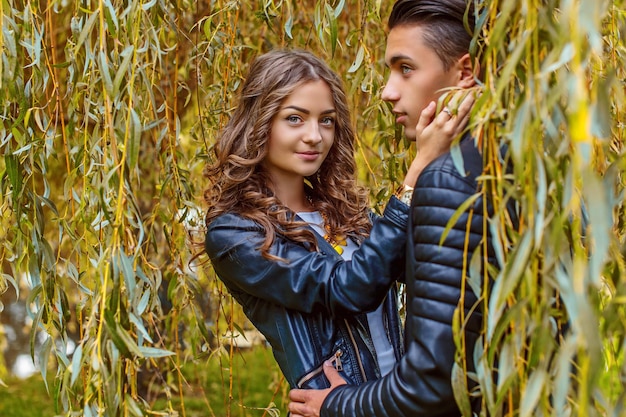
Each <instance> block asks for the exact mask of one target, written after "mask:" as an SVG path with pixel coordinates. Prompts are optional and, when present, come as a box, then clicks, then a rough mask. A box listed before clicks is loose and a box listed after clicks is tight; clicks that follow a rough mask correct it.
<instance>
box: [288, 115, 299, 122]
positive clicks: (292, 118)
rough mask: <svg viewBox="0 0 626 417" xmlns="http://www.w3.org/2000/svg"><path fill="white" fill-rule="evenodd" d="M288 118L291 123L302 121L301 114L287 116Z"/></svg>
mask: <svg viewBox="0 0 626 417" xmlns="http://www.w3.org/2000/svg"><path fill="white" fill-rule="evenodd" d="M286 119H287V121H288V122H289V123H300V121H302V119H301V118H300V116H296V115H291V116H287V118H286Z"/></svg>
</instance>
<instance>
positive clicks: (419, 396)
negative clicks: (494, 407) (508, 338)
mask: <svg viewBox="0 0 626 417" xmlns="http://www.w3.org/2000/svg"><path fill="white" fill-rule="evenodd" d="M460 146H461V152H462V156H463V161H464V168H465V171H466V172H467V175H466V176H464V175H461V174H460V173H459V172H458V171H457V169H456V168H455V167H454V163H453V161H452V157H451V155H450V154H445V155H443V156H442V157H440V158H438V159H437V160H435V161H433V163H431V164H430V165H429V166H428V167H427V168H426V169H425V170H424V171H423V172H422V173H421V174H420V177H419V179H418V181H417V184H416V188H415V192H414V195H413V201H412V203H411V218H410V220H409V231H410V235H409V240H408V242H407V317H406V326H405V342H406V354H405V356H404V357H403V358H402V360H401V361H400V362H399V363H398V364H397V365H396V367H395V368H394V370H393V371H392V372H391V373H390V374H388V375H386V376H385V377H384V378H382V379H379V380H377V381H374V382H371V383H367V384H365V385H362V386H360V387H358V388H357V387H352V386H349V385H344V386H340V387H339V388H337V389H335V390H333V391H332V392H331V393H330V394H329V395H328V397H326V400H325V401H324V404H323V407H322V411H321V416H333V417H341V416H363V417H365V416H367V417H370V416H378V417H381V416H410V417H424V416H442V417H443V416H446V417H448V416H459V415H460V412H459V410H458V408H457V405H456V402H455V400H454V396H453V392H452V384H451V376H452V367H453V364H454V357H455V345H454V342H453V335H452V320H453V316H454V311H455V309H456V307H457V304H458V302H459V300H460V299H461V291H462V287H463V284H462V275H463V268H464V267H466V268H468V265H464V258H465V256H464V244H465V237H466V230H467V227H468V223H467V222H468V213H467V212H465V213H464V214H463V215H462V216H461V217H460V218H459V219H458V220H457V222H456V224H455V225H454V226H453V227H452V229H451V230H450V231H449V234H448V236H447V238H446V239H445V241H444V242H443V243H442V244H441V245H440V244H439V242H440V239H441V237H442V235H443V233H444V230H445V229H446V225H447V223H448V221H449V220H450V218H451V216H452V215H453V213H455V211H456V210H457V208H459V207H460V206H461V205H462V204H463V203H464V202H465V201H466V200H467V199H468V197H470V196H472V195H474V194H475V193H476V192H477V189H478V184H477V182H476V176H477V175H480V174H481V173H482V169H483V162H482V157H481V155H480V153H479V152H478V150H477V149H476V147H475V146H474V141H473V140H471V138H466V139H464V140H463V141H462V142H461V145H460ZM482 201H483V199H482V197H481V198H479V199H478V200H477V201H476V202H475V203H474V204H473V205H472V207H473V213H472V216H471V221H470V225H469V245H468V251H469V252H468V253H469V254H470V255H471V254H472V253H474V250H475V249H476V248H477V247H478V246H479V244H480V242H481V241H482V240H483V239H484V236H483V218H484V213H483V204H482ZM468 263H469V261H468ZM475 302H476V297H475V296H474V293H473V292H472V291H471V289H470V288H469V286H467V288H466V291H465V314H466V317H469V319H468V322H467V326H466V334H465V336H466V347H467V352H468V359H467V363H468V365H470V364H471V363H472V352H473V347H474V343H475V341H476V339H477V336H478V332H479V331H480V327H481V322H482V317H481V314H480V308H478V309H476V310H475V311H473V312H472V313H470V309H471V307H472V306H473V305H474V303H475Z"/></svg>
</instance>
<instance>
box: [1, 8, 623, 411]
mask: <svg viewBox="0 0 626 417" xmlns="http://www.w3.org/2000/svg"><path fill="white" fill-rule="evenodd" d="M391 5H392V4H391V2H383V1H380V0H351V1H341V0H338V1H326V0H317V1H316V0H282V1H281V0H258V1H254V2H241V1H234V0H233V1H226V0H213V1H207V2H189V1H180V0H177V1H172V2H163V1H157V0H149V1H135V0H129V1H124V2H122V1H118V0H99V1H95V0H82V1H75V2H66V1H50V2H46V1H33V2H22V1H13V0H3V1H1V2H0V15H1V16H2V31H1V32H0V53H1V59H0V74H1V78H0V97H2V101H1V110H0V111H1V117H0V131H1V133H0V149H1V153H2V158H0V177H1V182H0V188H1V190H2V192H1V193H0V210H1V212H2V217H1V222H2V223H1V224H0V230H2V232H1V233H2V239H0V263H1V268H2V270H1V271H0V272H1V275H0V277H1V278H0V290H3V291H6V290H7V289H12V291H13V293H14V294H15V296H16V297H17V298H19V299H22V300H24V302H25V304H26V305H27V307H28V310H29V315H30V317H31V318H32V330H31V335H32V336H31V346H30V348H31V351H32V352H33V356H35V357H36V359H37V360H38V363H39V367H40V369H41V372H42V374H43V376H44V377H49V376H51V375H49V374H48V373H51V374H53V375H52V376H53V378H52V380H53V381H54V386H53V387H51V388H53V389H51V392H53V393H54V397H55V399H56V402H57V408H58V410H59V411H58V413H59V414H64V415H68V416H70V415H72V416H74V415H84V416H96V415H98V416H118V415H124V416H128V415H134V416H143V415H149V414H154V415H186V412H185V408H184V403H183V402H182V401H180V402H175V401H174V400H175V398H174V397H176V396H179V397H184V395H185V387H186V385H187V383H188V381H186V380H185V378H184V376H183V375H182V373H181V371H180V370H181V367H183V366H184V365H185V364H187V363H190V362H192V363H197V364H200V365H202V363H203V361H206V360H207V359H206V358H207V357H209V356H211V355H219V356H220V357H221V358H223V360H224V363H225V366H226V367H227V365H228V363H232V359H233V355H234V352H233V349H232V345H231V348H230V349H226V348H225V346H224V345H223V344H222V343H221V342H220V336H221V335H223V334H225V333H228V332H230V333H231V334H233V333H236V332H238V331H241V329H242V328H243V326H244V324H243V323H244V319H243V316H242V315H241V312H240V311H239V310H238V309H237V306H236V304H235V303H233V301H232V300H231V299H230V297H229V296H228V294H227V292H226V291H225V290H224V288H223V287H222V286H221V285H220V283H219V281H218V280H217V279H216V278H215V276H214V274H213V272H212V271H211V269H210V265H208V264H207V263H206V259H204V258H203V257H202V253H201V252H202V247H201V242H202V228H203V224H202V223H203V222H202V210H203V208H204V207H203V204H202V188H203V187H204V185H205V184H204V183H203V179H202V175H201V171H202V167H203V166H204V165H205V163H206V162H207V159H208V158H209V155H210V148H211V146H212V145H213V143H214V142H215V138H216V136H217V135H218V134H219V130H220V128H221V127H222V126H223V125H224V123H225V121H226V120H227V118H228V115H229V114H230V111H231V108H232V105H233V103H234V101H233V99H234V97H236V94H237V91H238V88H239V86H240V85H241V82H242V79H243V77H244V76H245V74H246V72H247V68H248V65H249V63H250V61H251V60H252V59H253V58H254V56H256V55H258V54H259V53H261V52H264V51H267V50H269V49H272V48H276V47H298V48H306V49H309V50H312V51H313V52H315V53H317V54H318V55H320V56H321V57H323V58H324V59H326V60H327V61H328V62H329V63H330V64H331V66H332V67H333V69H335V70H336V71H337V72H338V73H340V74H341V75H342V76H343V78H344V80H345V83H346V87H347V90H348V93H349V97H350V101H351V104H352V109H353V114H354V118H355V120H354V123H355V125H356V126H357V132H358V134H359V143H358V147H357V158H358V160H359V163H360V167H361V169H360V173H361V179H362V181H363V182H364V183H366V184H368V185H369V186H370V188H371V190H372V197H373V198H372V200H373V204H375V205H376V206H380V204H384V201H385V200H386V197H387V196H388V195H389V190H390V189H393V188H394V187H393V186H394V184H395V183H396V182H397V179H398V178H402V176H403V175H402V174H403V172H404V171H405V169H406V165H405V164H406V161H407V159H406V155H407V153H408V154H410V153H411V150H409V149H408V147H407V145H406V144H405V143H403V142H402V141H401V140H400V138H401V132H399V131H397V130H395V129H394V127H393V125H392V120H391V119H392V118H391V117H390V114H389V112H388V111H387V110H388V109H387V107H386V106H384V105H383V104H382V102H381V101H380V98H379V97H380V89H381V86H382V84H383V83H384V65H383V55H384V43H385V30H384V27H385V21H386V16H387V15H388V14H389V10H390V8H391ZM476 6H477V12H478V14H479V19H478V23H479V24H478V27H477V29H476V35H477V36H476V39H477V41H476V43H475V44H474V45H473V48H474V52H475V53H476V54H477V55H479V56H481V57H482V58H481V59H482V61H483V67H484V72H485V78H484V91H483V94H482V96H481V98H480V100H479V102H478V103H477V106H476V109H475V115H474V120H475V129H476V131H477V132H478V137H479V139H480V141H481V143H482V144H483V146H484V149H485V175H484V183H485V187H484V189H485V190H486V192H489V193H490V196H491V197H492V198H491V200H492V201H494V202H495V204H496V208H499V210H496V215H495V216H494V217H493V218H492V219H490V221H489V223H488V224H486V225H485V227H486V228H487V229H488V230H489V231H490V233H492V234H493V236H494V237H495V238H494V241H495V242H496V250H497V253H498V261H499V265H497V268H495V267H494V268H493V269H489V270H487V271H485V273H486V274H488V275H487V276H486V278H487V279H484V280H483V282H485V283H490V282H491V283H493V285H485V287H484V288H476V291H477V292H478V293H479V294H480V296H481V298H482V300H483V301H484V302H483V304H482V305H483V307H482V308H483V309H484V317H485V318H486V319H485V327H484V332H483V333H484V334H483V337H482V339H481V340H480V341H479V345H478V346H477V349H476V355H475V362H476V372H475V373H472V374H469V375H466V378H459V379H458V381H456V382H455V387H456V394H457V401H458V403H459V404H460V405H462V406H463V404H466V403H467V401H468V399H469V397H471V396H474V395H477V393H480V395H481V398H482V402H483V414H484V415H502V416H509V415H510V416H513V415H515V416H517V415H520V416H527V415H548V414H549V415H559V416H560V415H567V414H570V415H585V416H586V415H619V414H620V412H621V409H622V406H623V398H622V397H623V395H624V393H623V388H622V385H623V371H622V369H623V366H624V358H623V346H624V329H625V328H626V323H625V322H624V317H625V314H624V313H625V310H624V308H623V305H622V304H623V302H624V299H625V298H624V291H625V290H626V288H625V286H624V279H623V278H622V276H623V273H622V272H623V271H624V268H625V265H624V253H625V250H624V247H623V245H624V244H623V235H624V211H623V208H622V200H623V198H622V192H623V189H624V187H623V179H622V170H623V169H624V163H623V158H622V144H623V141H624V137H623V121H624V106H623V103H624V87H623V85H624V56H623V55H624V52H625V51H624V48H625V42H624V39H623V36H624V34H625V33H626V29H625V28H626V26H625V25H626V22H625V20H626V15H625V12H624V6H625V5H624V1H623V0H616V1H613V2H610V1H600V2H597V1H595V0H586V1H565V0H563V1H537V0H520V1H512V0H505V1H484V2H477V3H476ZM502 144H506V145H507V146H508V148H509V149H510V155H511V156H512V160H513V164H512V167H513V168H512V171H506V170H504V169H503V167H502V165H501V161H500V159H499V154H498V152H496V149H499V147H500V146H501V145H502ZM509 201H515V203H516V205H517V208H518V212H519V215H520V216H519V219H520V221H519V222H518V223H516V224H514V222H512V221H511V219H510V218H507V217H506V216H505V215H504V214H501V215H498V214H499V213H504V209H503V207H504V206H505V205H506V204H507V203H508V202H509ZM476 273H478V272H476ZM470 275H472V274H470ZM479 278H480V277H479ZM468 279H470V280H471V279H473V277H472V276H470V277H468ZM14 298H15V297H14ZM0 308H1V306H0ZM560 324H563V325H564V326H562V327H561V326H560ZM460 333H461V332H459V334H460ZM41 335H43V337H42V336H41ZM1 337H2V336H1V333H0V338H1ZM70 339H71V340H75V341H76V348H75V350H74V351H73V352H72V353H71V354H70V353H68V352H69V351H68V349H67V345H68V343H69V341H70ZM459 346H460V347H461V348H463V346H462V341H460V340H459ZM461 356H462V355H459V357H461ZM460 365H461V366H460V367H459V368H460V369H466V367H464V364H462V363H460ZM0 367H1V366H0ZM146 370H152V371H154V372H157V373H158V374H159V375H160V377H159V378H157V379H155V381H156V382H153V385H154V386H153V387H152V388H153V389H154V390H155V391H157V392H163V393H165V395H166V397H167V405H166V406H164V407H161V408H158V409H157V408H155V406H154V404H153V403H152V402H151V401H148V400H147V399H146V398H145V395H143V393H142V389H141V375H142V372H145V371H146ZM225 372H226V373H227V375H226V377H225V378H224V383H223V384H224V387H222V388H223V390H224V397H225V401H226V402H228V404H229V406H232V405H233V404H234V407H235V408H240V404H243V405H245V404H246V399H245V398H239V399H233V398H232V395H231V394H232V386H233V384H234V383H235V382H233V370H232V368H229V367H228V369H227V370H226V371H225ZM1 375H2V374H1V373H0V376H1ZM466 379H469V380H471V381H472V382H473V384H472V385H471V386H472V387H474V386H475V388H471V389H469V388H467V384H466V383H465V382H463V383H461V381H466ZM269 383H270V381H268V384H269ZM286 388H287V387H285V386H284V383H283V386H282V387H281V383H280V381H278V382H276V386H272V387H271V389H272V390H274V391H275V392H279V393H280V392H284V390H286ZM281 390H282V391H281ZM182 399H183V398H181V400H182ZM230 409H231V408H229V410H230ZM207 410H208V411H207V414H212V412H211V411H210V410H211V406H210V404H208V405H207ZM239 411H241V410H239ZM266 411H267V412H269V413H273V414H277V413H278V412H279V411H278V410H277V409H275V408H272V407H270V405H269V404H268V409H267V410H266ZM229 413H230V411H229ZM283 413H284V410H283Z"/></svg>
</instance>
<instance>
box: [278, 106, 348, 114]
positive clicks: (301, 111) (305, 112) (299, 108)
mask: <svg viewBox="0 0 626 417" xmlns="http://www.w3.org/2000/svg"><path fill="white" fill-rule="evenodd" d="M284 109H294V110H295V111H299V112H300V113H304V114H311V112H310V111H309V110H307V109H303V108H302V107H298V106H285V107H283V110H284ZM336 112H337V110H335V109H328V110H324V111H323V112H322V113H321V114H330V113H336Z"/></svg>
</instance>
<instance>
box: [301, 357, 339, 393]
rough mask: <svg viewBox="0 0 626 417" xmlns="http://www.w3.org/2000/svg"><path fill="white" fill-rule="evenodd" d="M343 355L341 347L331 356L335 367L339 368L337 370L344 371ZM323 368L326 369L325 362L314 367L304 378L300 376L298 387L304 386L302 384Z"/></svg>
mask: <svg viewBox="0 0 626 417" xmlns="http://www.w3.org/2000/svg"><path fill="white" fill-rule="evenodd" d="M341 355H343V351H342V350H341V349H337V351H336V352H335V353H334V354H333V356H331V357H330V361H331V363H332V364H333V365H334V366H335V369H337V371H343V364H342V363H341ZM323 369H324V364H323V363H322V364H321V365H320V366H318V367H317V368H315V369H313V370H312V371H311V372H309V373H307V374H306V375H304V376H303V377H302V378H300V380H299V381H298V383H297V385H298V388H302V385H303V384H304V383H305V382H307V381H308V380H310V379H312V378H313V377H315V376H316V375H318V374H320V373H322V371H323Z"/></svg>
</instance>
